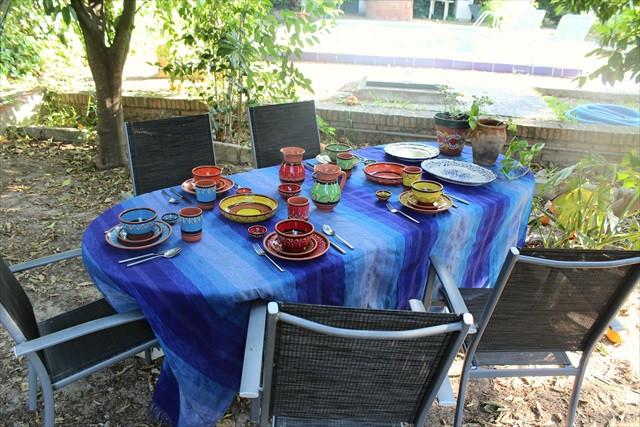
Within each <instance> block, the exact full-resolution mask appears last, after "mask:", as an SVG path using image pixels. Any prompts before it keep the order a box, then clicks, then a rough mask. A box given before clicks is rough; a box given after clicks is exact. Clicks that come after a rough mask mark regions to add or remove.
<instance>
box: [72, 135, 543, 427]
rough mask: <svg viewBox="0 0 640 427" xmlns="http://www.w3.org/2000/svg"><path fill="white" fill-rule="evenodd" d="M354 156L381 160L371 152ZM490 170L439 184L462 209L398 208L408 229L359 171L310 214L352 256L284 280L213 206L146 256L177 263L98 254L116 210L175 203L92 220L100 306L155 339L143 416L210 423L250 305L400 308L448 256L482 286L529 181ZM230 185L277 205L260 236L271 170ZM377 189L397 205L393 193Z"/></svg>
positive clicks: (529, 192)
mask: <svg viewBox="0 0 640 427" xmlns="http://www.w3.org/2000/svg"><path fill="white" fill-rule="evenodd" d="M357 153H358V154H360V155H362V156H364V157H367V158H370V159H375V160H378V161H381V160H385V159H386V160H389V161H393V159H388V158H386V156H385V154H384V152H383V150H382V147H368V148H364V149H362V150H359V151H357ZM470 155H471V152H470V149H468V148H467V149H465V151H464V152H463V155H462V157H461V158H462V159H463V160H468V161H470V157H471V156H470ZM494 171H495V172H496V174H497V175H498V177H499V178H498V179H497V180H496V181H494V182H492V183H490V184H488V185H485V186H482V187H463V186H458V185H453V184H446V183H444V184H445V188H446V191H448V192H449V193H451V194H454V195H459V196H461V197H463V198H465V199H467V200H469V201H470V202H471V205H469V206H467V205H464V204H462V203H457V205H458V208H457V209H450V210H449V211H448V212H445V213H441V214H437V215H421V214H419V213H416V212H411V211H409V213H410V214H411V215H412V216H414V217H416V218H418V219H419V220H420V221H421V223H420V224H414V223H413V222H410V221H408V220H407V219H405V218H404V217H402V216H400V215H397V214H392V213H390V212H388V211H387V210H386V208H385V207H384V204H383V203H380V202H378V201H377V199H376V197H375V194H374V193H375V190H377V189H379V188H381V187H382V186H380V185H378V184H374V183H372V182H370V181H368V180H366V178H365V176H364V173H363V172H362V165H359V166H358V167H357V168H356V169H355V170H354V172H353V175H352V176H351V178H350V179H349V180H348V182H347V184H346V186H345V188H344V191H343V196H342V200H341V201H340V203H339V204H338V206H337V208H336V209H335V211H334V212H332V213H324V212H320V211H318V210H316V209H315V207H312V208H311V222H313V223H314V224H315V226H316V229H320V228H321V226H322V224H324V223H327V224H330V225H331V226H332V227H333V228H334V229H335V230H336V231H337V232H338V233H339V234H340V235H341V236H342V237H344V238H345V239H347V240H348V241H349V242H351V243H352V244H353V245H354V246H355V247H356V250H355V251H350V250H347V254H346V255H340V254H339V253H337V252H336V251H335V250H333V249H331V250H329V252H327V253H326V254H325V255H324V256H323V257H321V258H319V259H317V260H315V261H310V262H300V263H296V262H288V261H279V263H280V264H281V265H282V266H283V267H284V268H285V269H286V272H284V273H280V272H278V271H277V270H276V269H275V268H273V266H272V265H271V264H270V263H269V262H268V261H267V260H266V259H264V258H261V257H258V256H257V255H256V254H255V253H254V252H253V249H252V247H251V244H252V243H253V241H251V240H249V238H248V235H247V225H246V224H237V223H234V222H231V221H228V220H226V219H225V218H223V217H222V216H221V215H220V213H219V212H218V211H217V207H216V210H214V211H212V212H207V213H205V215H204V233H203V238H202V241H201V242H199V243H193V244H188V243H183V242H182V241H181V240H180V231H179V226H175V227H174V234H173V236H171V238H170V239H169V240H168V241H167V242H165V243H164V244H162V245H161V246H159V247H158V248H156V249H158V250H163V249H167V248H170V247H173V246H181V247H182V248H183V251H182V253H181V254H180V255H179V256H178V257H176V258H173V259H169V260H166V259H159V260H156V261H152V262H148V263H145V264H141V265H139V266H136V267H134V268H126V267H125V266H124V265H122V264H118V263H117V262H116V261H117V260H118V259H123V258H128V257H131V256H134V255H136V252H131V251H124V250H119V249H114V248H112V247H110V246H108V245H107V244H106V243H105V241H104V230H106V229H107V228H109V227H111V226H113V225H115V224H116V223H117V222H118V219H117V216H118V213H119V212H121V211H122V210H124V209H127V208H131V207H141V206H147V207H152V208H154V209H156V210H157V211H158V212H159V213H164V212H168V211H174V210H177V208H178V207H180V205H178V206H174V205H170V204H168V203H167V201H166V198H165V197H164V196H163V195H162V194H161V193H160V192H159V191H155V192H152V193H148V194H144V195H141V196H138V197H134V198H132V199H128V200H126V201H124V202H122V203H120V204H119V205H116V206H114V207H113V208H111V209H109V210H108V211H106V212H105V213H103V214H102V215H100V216H99V217H98V218H97V219H96V220H95V221H93V222H92V223H91V225H89V227H88V229H87V231H86V233H85V235H84V239H83V246H82V249H83V257H84V262H85V265H86V267H87V270H88V272H89V274H90V275H91V277H92V278H93V279H94V280H95V283H96V284H97V286H98V288H99V289H100V290H101V291H102V293H103V294H104V295H105V297H106V298H107V300H108V301H109V302H110V303H111V304H112V305H113V306H114V307H115V308H116V309H117V310H118V311H125V310H130V309H134V308H140V309H141V310H142V311H143V312H144V315H145V316H146V318H147V320H148V321H149V323H150V325H151V327H152V328H153V330H154V332H155V333H156V335H157V336H158V339H159V341H160V344H161V346H162V349H163V351H164V354H165V359H164V365H163V368H162V372H161V375H160V378H159V380H158V384H157V386H156V390H155V394H154V401H153V409H154V410H155V414H156V415H157V416H160V417H162V418H164V419H165V420H169V421H170V422H171V423H172V424H173V425H180V426H210V425H212V424H213V423H214V422H215V421H216V420H217V419H219V418H220V417H221V416H222V415H223V414H224V412H225V410H226V409H227V408H228V407H229V405H230V404H231V402H232V400H233V398H234V396H235V394H236V393H237V390H238V387H239V383H240V376H241V369H242V359H243V352H244V341H245V334H246V327H247V322H248V315H249V307H250V302H251V301H253V300H256V299H264V300H283V301H300V302H306V303H317V304H332V305H347V306H357V307H374V308H405V307H406V305H407V301H408V300H409V299H410V298H421V297H422V293H423V290H424V283H425V279H426V275H427V269H428V258H429V255H431V254H438V255H440V256H442V257H444V258H446V259H447V260H448V262H449V265H450V266H451V269H452V270H453V272H454V276H455V277H456V279H457V280H458V283H459V285H460V286H461V287H485V286H488V285H489V284H490V283H491V282H492V281H493V280H495V278H496V276H497V274H498V270H499V268H500V266H501V264H502V262H503V259H504V257H505V255H506V253H507V250H508V248H509V247H510V246H513V245H522V243H523V241H524V236H525V231H526V224H527V219H528V217H529V213H530V209H531V203H532V197H533V193H534V179H533V177H532V176H531V175H530V174H529V175H527V176H525V177H523V178H520V179H518V180H516V181H508V180H506V179H505V178H504V176H503V175H502V174H501V173H500V172H498V170H497V168H495V169H494ZM424 176H425V178H429V175H428V174H424ZM233 179H234V181H235V182H236V183H238V184H239V185H241V186H247V187H251V188H252V189H253V191H254V192H255V193H259V194H266V195H270V196H272V197H274V198H276V199H278V200H280V207H279V209H278V212H277V213H276V215H275V216H274V217H273V218H272V219H271V220H269V221H267V222H266V223H265V225H266V226H267V227H268V228H269V230H270V231H271V230H273V226H274V224H275V223H276V222H277V221H279V220H281V219H283V218H286V216H287V209H286V203H285V202H284V201H282V199H281V198H280V197H279V196H278V193H277V184H278V183H279V182H278V172H277V167H271V168H266V169H260V170H253V171H250V172H246V173H241V174H237V175H234V176H233ZM311 185H312V179H311V174H310V172H307V180H306V182H305V184H304V187H303V192H302V195H304V196H307V197H310V196H309V194H310V193H309V191H310V188H311ZM385 188H387V189H389V190H391V191H392V192H393V198H392V201H393V203H394V204H396V205H397V206H398V207H399V206H400V205H399V203H398V200H397V196H398V194H399V193H400V191H401V188H400V187H385ZM182 206H184V204H182Z"/></svg>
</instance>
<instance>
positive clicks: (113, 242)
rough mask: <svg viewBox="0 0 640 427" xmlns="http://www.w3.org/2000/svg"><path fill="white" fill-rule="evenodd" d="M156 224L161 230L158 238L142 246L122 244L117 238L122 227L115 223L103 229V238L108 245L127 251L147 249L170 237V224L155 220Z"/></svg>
mask: <svg viewBox="0 0 640 427" xmlns="http://www.w3.org/2000/svg"><path fill="white" fill-rule="evenodd" d="M156 224H157V225H158V226H159V227H160V229H161V230H162V233H161V234H160V237H159V238H158V240H156V241H154V242H152V243H149V244H146V245H143V246H126V245H123V244H122V243H121V242H120V241H119V240H118V233H119V232H120V230H121V229H122V228H121V227H120V226H119V225H116V226H114V227H112V228H111V229H109V230H107V231H105V233H104V240H105V241H106V242H107V244H108V245H110V246H113V247H114V248H118V249H125V250H128V251H137V250H139V249H149V248H152V247H154V246H158V245H160V244H162V243H164V242H166V241H167V239H168V238H169V237H171V233H173V230H172V229H171V226H170V225H169V224H167V223H166V222H164V221H156Z"/></svg>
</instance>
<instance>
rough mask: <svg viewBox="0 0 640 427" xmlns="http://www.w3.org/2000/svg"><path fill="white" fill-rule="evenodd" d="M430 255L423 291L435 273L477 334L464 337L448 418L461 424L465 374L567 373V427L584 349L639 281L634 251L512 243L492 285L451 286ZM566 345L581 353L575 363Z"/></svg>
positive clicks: (591, 346) (572, 415)
mask: <svg viewBox="0 0 640 427" xmlns="http://www.w3.org/2000/svg"><path fill="white" fill-rule="evenodd" d="M431 262H432V264H431V265H432V267H433V272H432V273H431V274H430V276H431V279H432V280H430V281H429V282H428V285H427V293H426V295H427V296H428V295H431V292H432V290H434V289H435V283H436V280H435V278H436V277H437V278H439V281H440V284H441V285H442V286H441V288H440V290H441V291H442V292H443V293H444V297H445V299H446V303H447V305H448V306H449V307H451V308H452V309H453V310H455V311H458V310H465V311H466V310H467V307H468V309H469V311H470V312H471V313H472V314H473V316H474V319H476V321H477V329H478V331H477V334H475V335H469V338H468V339H467V345H466V355H465V362H464V367H463V371H462V376H461V379H460V388H459V392H458V402H457V409H456V417H455V423H454V425H455V426H460V425H461V424H462V421H463V410H464V398H465V392H466V387H467V382H468V380H469V379H470V378H495V377H525V376H574V377H575V380H574V384H573V392H572V397H571V403H570V405H569V415H568V418H567V425H569V426H572V425H573V422H574V419H575V415H576V408H577V405H578V398H579V396H580V388H581V385H582V380H583V378H584V374H585V370H586V367H587V362H588V360H589V356H590V355H591V352H592V351H593V349H594V347H595V346H596V344H597V343H598V341H599V340H600V338H601V337H602V335H603V333H604V332H605V331H606V328H607V327H608V325H609V324H610V323H611V322H612V320H613V318H614V317H615V315H616V314H617V312H618V310H619V309H620V308H621V306H622V304H623V302H624V301H625V299H626V298H627V296H628V295H629V294H630V293H631V291H632V290H633V287H634V286H636V285H637V284H638V283H639V282H640V251H591V250H559V249H524V250H522V252H519V251H518V250H517V249H516V248H512V249H511V250H510V251H509V254H508V255H507V259H506V261H505V263H504V265H503V267H502V270H501V271H500V274H499V276H498V279H497V281H496V283H495V286H494V287H493V288H492V289H464V288H463V289H458V288H457V287H456V284H455V282H454V280H453V279H452V277H451V275H450V274H449V273H448V271H447V269H446V268H445V267H444V263H443V262H442V261H441V260H439V259H437V258H432V260H431ZM567 352H578V353H581V355H580V361H579V363H578V364H577V366H576V365H574V364H572V362H571V360H570V359H569V357H568V356H567ZM532 365H538V366H543V367H532ZM545 365H546V366H545ZM498 366H503V367H508V368H498ZM518 366H520V367H518Z"/></svg>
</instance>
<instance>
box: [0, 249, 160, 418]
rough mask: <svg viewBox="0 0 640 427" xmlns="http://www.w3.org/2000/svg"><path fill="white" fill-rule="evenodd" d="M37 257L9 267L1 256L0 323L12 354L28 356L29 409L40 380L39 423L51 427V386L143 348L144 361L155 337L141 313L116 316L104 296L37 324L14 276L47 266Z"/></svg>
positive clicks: (92, 371)
mask: <svg viewBox="0 0 640 427" xmlns="http://www.w3.org/2000/svg"><path fill="white" fill-rule="evenodd" d="M36 261H38V262H35V261H32V262H28V263H24V264H16V265H14V266H12V267H11V268H9V266H8V265H7V263H6V262H5V260H4V259H3V258H1V257H0V324H2V325H3V326H4V327H5V329H6V330H7V331H8V332H9V335H11V337H12V338H13V340H14V341H15V344H16V346H15V347H14V352H15V354H16V356H17V357H21V356H25V357H26V358H27V361H28V363H27V365H28V383H29V391H28V393H29V401H28V408H29V410H31V411H35V410H36V409H37V398H36V395H37V385H38V380H39V381H40V386H41V387H42V397H43V400H44V425H45V426H46V427H50V426H53V425H54V420H55V407H54V400H53V391H54V390H57V389H60V388H62V387H64V386H66V385H68V384H70V383H72V382H74V381H76V380H79V379H80V378H83V377H86V376H87V375H89V374H92V373H94V372H96V371H98V370H101V369H104V368H106V367H108V366H111V365H113V364H114V363H117V362H119V361H121V360H123V359H125V358H127V357H130V356H133V355H135V354H137V353H141V352H145V355H146V356H147V359H148V358H149V353H148V350H149V349H150V348H151V347H153V346H156V345H157V340H156V338H155V336H154V334H153V332H152V331H151V329H150V328H149V325H148V324H147V322H146V321H145V320H144V316H143V315H142V313H141V312H139V311H136V312H128V313H121V314H117V313H116V312H115V311H114V310H113V308H111V306H110V305H109V304H108V303H107V302H106V301H105V300H104V299H101V300H97V301H94V302H92V303H89V304H86V305H84V306H82V307H79V308H76V309H74V310H71V311H68V312H66V313H63V314H60V315H58V316H55V317H52V318H50V319H47V320H45V321H43V322H39V323H38V322H37V321H36V317H35V314H34V312H33V307H32V305H31V302H30V301H29V298H28V297H27V295H26V294H25V292H24V290H23V289H22V286H20V283H19V282H18V280H17V279H16V277H15V276H14V275H13V273H15V272H19V271H24V270H27V269H29V268H33V267H36V266H41V265H45V264H48V263H45V262H43V260H36ZM50 262H51V261H50Z"/></svg>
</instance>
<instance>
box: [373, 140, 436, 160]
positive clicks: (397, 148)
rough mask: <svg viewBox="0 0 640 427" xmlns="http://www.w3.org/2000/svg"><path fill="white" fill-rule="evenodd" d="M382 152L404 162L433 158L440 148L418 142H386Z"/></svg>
mask: <svg viewBox="0 0 640 427" xmlns="http://www.w3.org/2000/svg"><path fill="white" fill-rule="evenodd" d="M384 152H385V153H387V154H388V155H390V156H392V157H395V158H397V159H400V160H404V161H406V162H420V161H422V160H428V159H433V158H434V157H438V155H439V154H440V150H439V149H438V148H437V147H432V146H431V145H425V144H421V143H419V142H396V143H393V144H387V145H385V147H384Z"/></svg>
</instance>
